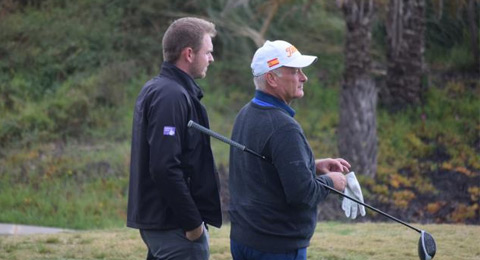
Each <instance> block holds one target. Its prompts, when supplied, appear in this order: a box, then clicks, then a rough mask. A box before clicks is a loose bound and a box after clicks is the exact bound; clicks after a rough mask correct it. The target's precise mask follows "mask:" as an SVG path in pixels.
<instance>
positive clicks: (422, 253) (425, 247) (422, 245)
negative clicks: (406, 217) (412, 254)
mask: <svg viewBox="0 0 480 260" xmlns="http://www.w3.org/2000/svg"><path fill="white" fill-rule="evenodd" d="M436 252H437V245H436V244H435V240H434V239H433V237H432V235H430V234H429V233H427V232H425V231H423V230H422V233H421V235H420V239H419V240H418V256H419V257H420V259H421V260H431V259H433V257H434V256H435V253H436Z"/></svg>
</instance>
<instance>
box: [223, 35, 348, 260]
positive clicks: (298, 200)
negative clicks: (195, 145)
mask: <svg viewBox="0 0 480 260" xmlns="http://www.w3.org/2000/svg"><path fill="white" fill-rule="evenodd" d="M316 60H317V57H315V56H309V55H302V54H301V53H300V52H299V51H298V50H297V49H296V48H295V47H294V46H293V45H292V44H290V43H288V42H285V41H267V42H266V43H265V44H264V45H263V46H262V47H261V48H259V49H258V50H257V51H256V53H255V55H254V57H253V60H252V64H251V67H252V70H253V76H254V84H255V88H256V91H255V97H254V98H253V99H252V101H251V102H249V103H248V104H246V105H245V106H244V107H243V108H242V109H241V111H240V112H239V114H238V115H237V117H236V119H235V124H234V127H233V133H232V140H235V141H237V142H239V143H241V144H244V145H245V146H246V147H248V148H249V149H251V150H253V151H256V152H258V153H260V154H262V155H264V156H266V158H267V159H268V160H269V161H271V163H269V162H267V161H265V160H261V159H259V158H258V157H255V156H251V155H250V154H248V153H245V152H243V151H241V150H239V149H235V148H231V149H230V177H229V182H230V183H229V188H230V208H229V214H230V220H231V233H230V245H231V253H232V257H233V259H234V260H244V259H296V260H297V259H307V249H306V248H307V247H308V246H309V243H310V238H311V237H312V235H313V232H314V230H315V226H316V222H317V204H318V203H319V202H321V201H322V200H324V199H325V198H326V197H327V195H328V194H329V190H328V189H326V188H325V187H323V186H322V185H321V183H323V184H327V185H328V186H330V187H334V188H335V189H337V190H339V191H343V190H344V189H345V185H346V178H345V176H344V174H343V172H348V171H349V168H350V164H349V163H348V162H347V161H345V160H343V159H341V158H337V159H330V158H327V159H318V160H315V159H314V156H313V153H312V150H311V148H310V146H309V144H308V142H307V140H306V138H305V135H304V133H303V130H302V128H301V126H300V125H299V124H298V122H297V121H295V119H294V118H293V117H294V115H295V111H294V110H293V109H292V108H291V107H290V103H291V102H292V101H293V100H294V99H299V98H302V97H303V95H304V91H303V87H304V83H305V82H307V80H308V78H307V76H306V75H305V74H304V73H303V71H302V68H304V67H307V66H309V65H311V64H312V63H313V62H315V61H316Z"/></svg>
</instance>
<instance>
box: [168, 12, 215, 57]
mask: <svg viewBox="0 0 480 260" xmlns="http://www.w3.org/2000/svg"><path fill="white" fill-rule="evenodd" d="M205 34H208V35H210V37H212V38H213V37H215V35H216V34H217V31H216V30H215V24H213V23H211V22H209V21H206V20H203V19H200V18H195V17H184V18H180V19H177V20H175V21H174V22H173V23H172V24H170V26H169V27H168V29H167V31H165V34H164V35H163V39H162V46H163V60H164V61H168V62H172V63H174V62H176V61H177V60H178V58H179V57H180V53H181V52H182V50H183V49H185V48H187V47H191V48H192V49H193V51H194V52H195V53H196V52H198V51H199V50H200V48H201V47H202V42H203V37H204V35H205Z"/></svg>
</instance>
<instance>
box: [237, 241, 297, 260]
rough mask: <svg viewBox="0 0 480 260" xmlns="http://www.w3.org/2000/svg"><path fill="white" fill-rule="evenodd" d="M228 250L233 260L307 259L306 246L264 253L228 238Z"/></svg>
mask: <svg viewBox="0 0 480 260" xmlns="http://www.w3.org/2000/svg"><path fill="white" fill-rule="evenodd" d="M230 252H231V253H232V257H233V260H307V248H306V247H304V248H299V249H297V250H293V251H290V252H287V253H266V252H262V251H258V250H256V249H253V248H251V247H248V246H245V245H242V244H239V243H237V242H235V241H233V240H231V239H230Z"/></svg>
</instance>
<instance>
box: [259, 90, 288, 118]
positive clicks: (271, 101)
mask: <svg viewBox="0 0 480 260" xmlns="http://www.w3.org/2000/svg"><path fill="white" fill-rule="evenodd" d="M252 102H253V103H255V104H257V105H260V106H264V107H278V108H280V109H282V110H284V111H285V112H287V113H288V114H289V115H290V116H291V117H294V116H295V110H293V108H291V107H290V106H288V105H287V104H285V102H283V101H281V100H280V99H278V98H276V97H274V96H272V95H270V94H267V93H265V92H262V91H260V90H255V97H254V98H253V99H252Z"/></svg>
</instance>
